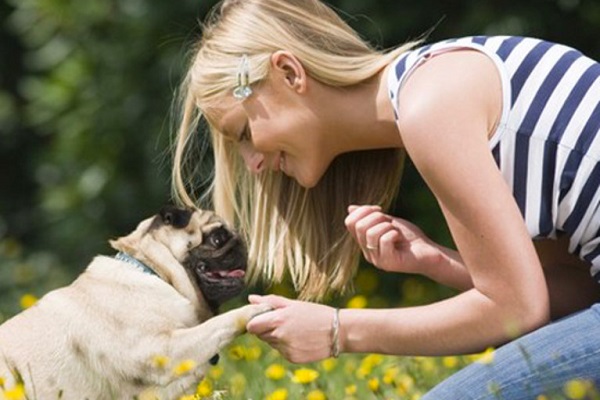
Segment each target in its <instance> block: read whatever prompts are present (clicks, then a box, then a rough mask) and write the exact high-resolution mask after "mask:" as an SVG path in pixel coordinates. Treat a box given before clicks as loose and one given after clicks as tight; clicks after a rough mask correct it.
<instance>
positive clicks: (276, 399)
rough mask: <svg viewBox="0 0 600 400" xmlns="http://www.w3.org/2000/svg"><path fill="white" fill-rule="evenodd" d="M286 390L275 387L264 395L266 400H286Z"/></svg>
mask: <svg viewBox="0 0 600 400" xmlns="http://www.w3.org/2000/svg"><path fill="white" fill-rule="evenodd" d="M287 398H288V391H287V389H286V388H281V389H276V390H275V391H273V392H271V394H269V395H268V396H267V397H266V400H287Z"/></svg>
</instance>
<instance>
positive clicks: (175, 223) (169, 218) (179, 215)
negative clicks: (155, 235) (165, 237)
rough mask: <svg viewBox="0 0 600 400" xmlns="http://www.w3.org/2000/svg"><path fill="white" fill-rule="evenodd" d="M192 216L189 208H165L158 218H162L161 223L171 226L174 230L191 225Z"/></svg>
mask: <svg viewBox="0 0 600 400" xmlns="http://www.w3.org/2000/svg"><path fill="white" fill-rule="evenodd" d="M192 214H193V211H192V210H190V209H188V208H179V207H175V206H165V207H163V208H162V209H161V210H160V212H159V213H158V217H159V218H160V222H161V223H162V224H164V225H171V226H172V227H173V228H176V229H183V228H185V227H186V226H188V224H189V223H190V219H191V218H192ZM155 222H156V221H155ZM153 225H154V224H153Z"/></svg>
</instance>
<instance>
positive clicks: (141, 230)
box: [0, 209, 267, 400]
mask: <svg viewBox="0 0 600 400" xmlns="http://www.w3.org/2000/svg"><path fill="white" fill-rule="evenodd" d="M111 244H112V245H113V247H115V248H116V249H118V250H120V251H122V252H124V253H127V255H126V256H124V258H121V259H119V258H114V257H106V256H98V257H96V258H95V259H94V260H93V262H92V263H91V264H90V265H89V266H88V267H87V269H86V270H85V272H84V273H83V274H81V276H80V277H79V278H78V279H77V280H75V281H74V282H73V283H72V284H71V285H70V286H67V287H64V288H61V289H58V290H55V291H53V292H50V293H49V294H47V295H46V296H44V297H43V298H42V299H41V300H40V301H39V302H38V303H37V304H36V305H35V306H33V307H31V308H29V309H27V310H25V311H24V312H22V313H20V314H18V315H16V316H15V317H13V318H12V319H10V320H8V321H7V322H5V323H4V324H3V325H1V326H0V378H2V379H3V380H4V386H5V388H7V389H8V388H10V387H12V386H13V385H15V384H16V383H18V382H19V381H22V382H23V383H24V385H25V388H26V390H27V393H28V395H29V398H31V399H41V400H54V399H65V400H68V399H77V400H81V399H90V400H101V399H111V400H112V399H134V398H136V396H139V395H140V394H141V393H144V392H148V391H152V393H154V394H155V395H156V397H157V398H159V399H173V398H176V397H177V396H179V395H181V394H183V393H185V392H186V391H187V390H189V389H190V387H191V386H193V385H194V384H195V383H196V382H197V381H198V379H199V378H200V377H201V376H203V375H204V373H205V371H206V368H207V365H208V362H209V360H210V359H211V358H212V357H213V356H215V354H217V353H218V352H219V350H221V349H222V348H223V347H224V346H225V345H227V344H228V343H229V342H231V340H233V339H234V338H235V337H236V336H237V335H239V334H241V333H242V332H243V331H244V329H245V325H246V323H247V321H248V320H249V319H251V318H252V317H253V316H255V315H257V314H260V313H262V312H264V311H267V310H266V309H265V307H264V306H254V305H248V306H244V307H241V308H238V309H235V310H232V311H229V312H227V313H224V314H221V315H218V316H215V317H213V315H214V312H215V308H216V307H217V306H218V305H219V304H220V303H221V302H222V301H225V300H227V299H229V298H231V297H233V296H234V295H236V294H238V293H239V292H240V291H241V289H242V287H243V276H244V274H243V272H244V270H245V267H246V265H245V247H244V246H243V244H242V242H241V241H240V240H239V238H237V236H235V234H234V233H232V232H231V231H229V230H227V229H226V228H225V227H224V226H223V224H222V222H221V221H220V219H218V218H217V217H216V216H215V215H214V214H213V213H210V212H208V211H200V210H177V209H169V210H167V211H164V212H161V214H160V215H158V216H156V217H154V218H150V219H148V220H145V221H143V222H142V223H141V224H140V225H139V226H138V228H137V229H136V230H135V231H134V232H133V233H132V234H130V235H129V236H126V237H124V238H121V239H119V240H117V241H114V242H111ZM144 267H146V268H149V269H147V270H146V271H144ZM182 363H183V364H182ZM179 365H185V366H186V367H185V368H179V369H178V368H177V366H179Z"/></svg>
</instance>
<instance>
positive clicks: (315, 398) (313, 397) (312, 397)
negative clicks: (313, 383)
mask: <svg viewBox="0 0 600 400" xmlns="http://www.w3.org/2000/svg"><path fill="white" fill-rule="evenodd" d="M306 400H327V396H325V393H323V392H322V391H320V390H319V389H315V390H311V391H310V392H308V394H307V395H306Z"/></svg>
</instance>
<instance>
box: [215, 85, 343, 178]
mask: <svg viewBox="0 0 600 400" xmlns="http://www.w3.org/2000/svg"><path fill="white" fill-rule="evenodd" d="M273 75H275V76H274V78H273V77H270V78H268V79H267V80H266V81H265V82H264V83H262V84H260V85H257V87H253V93H252V94H251V95H250V96H249V97H248V98H247V99H245V100H243V101H239V100H234V99H233V98H232V99H231V101H227V102H226V106H225V107H223V108H222V109H221V113H220V114H221V115H222V117H221V118H220V119H219V122H218V124H217V128H218V129H219V130H220V131H221V132H222V133H223V134H224V135H226V136H227V137H228V138H230V139H232V140H233V141H235V142H236V146H238V149H239V152H240V155H241V156H242V157H243V159H244V161H245V163H246V165H247V167H248V169H249V170H250V171H251V172H254V173H260V172H262V171H264V170H268V169H270V170H272V171H280V172H282V173H284V174H286V175H288V176H289V177H291V178H294V179H295V180H296V181H297V182H298V183H299V184H300V185H301V186H303V187H307V188H310V187H313V186H314V185H316V184H317V183H318V181H319V180H320V179H321V177H322V176H323V174H324V173H325V170H326V169H327V167H328V166H329V164H330V163H331V161H332V160H333V158H334V157H335V155H336V154H335V153H334V151H333V148H332V147H333V146H330V145H329V144H328V142H329V140H328V137H329V134H330V129H329V128H328V126H327V123H326V120H327V118H325V117H324V115H325V114H324V113H323V112H322V110H320V108H321V107H322V105H320V104H319V98H315V96H316V97H319V96H318V95H315V94H308V95H307V94H306V93H305V94H304V95H298V93H296V92H295V91H294V90H293V88H291V87H290V86H289V85H287V84H286V83H285V81H283V80H282V79H278V75H277V74H273ZM316 92H318V91H316Z"/></svg>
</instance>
